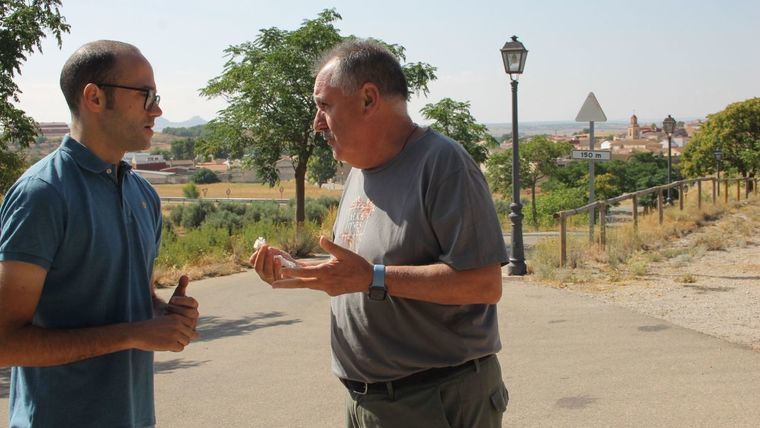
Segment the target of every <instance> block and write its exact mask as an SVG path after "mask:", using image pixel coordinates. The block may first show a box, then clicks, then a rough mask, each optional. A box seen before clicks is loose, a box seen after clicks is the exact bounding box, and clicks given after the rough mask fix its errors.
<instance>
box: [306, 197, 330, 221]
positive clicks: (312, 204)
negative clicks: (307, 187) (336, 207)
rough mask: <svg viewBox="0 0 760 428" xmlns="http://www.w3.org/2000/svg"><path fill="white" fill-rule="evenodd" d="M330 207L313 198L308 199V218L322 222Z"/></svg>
mask: <svg viewBox="0 0 760 428" xmlns="http://www.w3.org/2000/svg"><path fill="white" fill-rule="evenodd" d="M327 211H328V208H327V207H325V206H324V205H322V204H321V203H319V202H318V201H316V200H313V199H307V200H306V204H305V205H304V213H305V215H306V220H308V221H311V222H314V223H322V220H323V219H324V218H325V216H326V215H327Z"/></svg>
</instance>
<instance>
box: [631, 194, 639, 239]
mask: <svg viewBox="0 0 760 428" xmlns="http://www.w3.org/2000/svg"><path fill="white" fill-rule="evenodd" d="M631 199H632V200H633V231H634V233H638V231H639V198H638V196H636V195H635V194H634V195H633V198H631Z"/></svg>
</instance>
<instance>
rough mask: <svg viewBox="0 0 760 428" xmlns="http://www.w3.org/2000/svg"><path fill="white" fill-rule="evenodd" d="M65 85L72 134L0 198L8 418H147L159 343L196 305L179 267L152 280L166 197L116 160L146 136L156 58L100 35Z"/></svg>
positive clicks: (184, 335) (108, 423)
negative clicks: (174, 275) (161, 285)
mask: <svg viewBox="0 0 760 428" xmlns="http://www.w3.org/2000/svg"><path fill="white" fill-rule="evenodd" d="M61 89H62V91H63V94H64V96H65V98H66V102H67V104H68V105H69V109H70V110H71V119H72V125H71V135H67V136H66V137H65V138H64V140H63V142H62V143H61V146H60V147H59V148H58V149H57V150H56V151H54V152H53V153H51V154H50V155H48V156H47V157H45V158H44V159H43V160H41V161H39V162H38V163H36V164H35V165H34V166H32V167H31V168H30V169H29V170H28V171H26V173H25V174H24V175H23V176H22V177H21V178H20V179H19V180H18V181H17V182H16V183H15V184H14V185H13V187H11V189H10V190H9V191H8V193H7V195H6V196H5V200H4V202H3V205H2V207H1V208H0V367H5V366H13V369H12V373H11V390H10V426H11V427H28V426H34V427H50V426H76V427H145V426H153V425H155V412H154V404H153V351H175V352H178V351H181V350H183V349H184V347H185V346H187V344H188V343H189V342H191V341H192V340H193V339H195V338H196V337H197V333H196V332H195V326H196V323H197V319H198V311H197V307H198V304H197V302H196V301H195V299H193V298H192V297H189V296H186V295H185V289H186V287H187V279H186V278H183V280H181V281H180V286H179V287H178V289H177V291H176V292H175V294H174V296H173V297H172V299H171V300H170V301H169V302H168V304H166V303H164V302H161V301H160V300H158V298H157V297H156V296H155V293H153V289H152V286H151V276H152V271H153V262H154V260H155V258H156V255H157V252H158V249H159V242H160V238H161V225H162V220H161V210H160V201H159V198H158V195H157V194H156V192H155V190H154V189H153V188H152V187H151V186H150V185H149V184H148V183H147V182H146V181H145V180H144V179H142V178H141V177H140V176H139V175H137V174H135V173H134V172H133V171H131V170H130V167H129V165H128V164H126V163H125V162H122V161H121V159H122V157H123V156H124V153H125V152H127V151H133V150H144V149H147V148H148V147H149V146H150V140H151V136H152V135H153V130H152V127H153V124H154V121H155V119H156V118H157V117H158V116H160V115H161V113H162V112H161V109H160V107H159V106H158V102H159V96H158V95H157V94H156V83H155V81H154V77H153V70H152V68H151V66H150V63H148V61H147V60H146V59H145V57H143V55H142V54H141V53H140V51H139V50H138V49H137V48H136V47H134V46H132V45H129V44H126V43H121V42H115V41H105V40H101V41H97V42H92V43H88V44H86V45H84V46H82V47H81V48H80V49H79V50H77V51H76V52H75V53H74V54H73V55H72V56H71V57H70V58H69V59H68V61H67V62H66V64H65V65H64V67H63V70H62V72H61Z"/></svg>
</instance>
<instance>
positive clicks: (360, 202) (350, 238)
mask: <svg viewBox="0 0 760 428" xmlns="http://www.w3.org/2000/svg"><path fill="white" fill-rule="evenodd" d="M373 212H375V204H373V203H372V201H370V200H368V199H364V198H362V197H361V196H359V197H358V198H356V200H355V201H354V202H353V203H351V211H350V213H349V216H348V220H347V221H346V223H345V226H344V227H343V230H342V231H341V232H340V235H339V237H340V239H341V240H342V241H343V245H344V246H345V247H348V249H349V250H351V251H354V252H355V251H356V246H357V244H358V242H359V239H360V238H361V236H362V234H363V233H364V226H366V224H367V219H369V217H370V216H371V215H372V213H373Z"/></svg>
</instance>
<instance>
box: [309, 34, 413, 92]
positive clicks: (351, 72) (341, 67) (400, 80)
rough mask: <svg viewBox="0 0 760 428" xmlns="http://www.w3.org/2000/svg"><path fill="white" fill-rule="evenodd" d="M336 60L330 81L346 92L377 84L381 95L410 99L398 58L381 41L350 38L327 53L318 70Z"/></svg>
mask: <svg viewBox="0 0 760 428" xmlns="http://www.w3.org/2000/svg"><path fill="white" fill-rule="evenodd" d="M333 60H335V61H336V64H335V68H334V69H333V74H332V76H331V79H330V84H331V85H333V86H335V87H338V88H341V90H343V92H344V93H353V92H355V91H356V90H358V89H359V88H360V87H361V85H363V84H365V83H367V82H371V83H374V84H375V85H377V87H378V89H379V90H380V95H383V96H386V97H389V96H391V97H392V96H398V97H402V98H403V99H404V100H406V99H408V98H409V86H408V85H407V83H406V76H405V75H404V72H403V71H402V69H401V64H399V62H398V59H397V58H396V57H395V56H394V55H393V54H392V53H391V52H390V51H389V50H388V49H387V48H386V47H385V46H383V45H382V44H380V43H379V42H377V41H375V40H371V39H366V40H362V39H348V40H345V41H343V42H341V43H339V44H338V45H337V46H335V47H333V48H332V49H330V50H329V51H328V52H327V53H326V54H324V55H323V56H322V58H321V60H320V61H319V63H318V66H317V72H319V71H320V70H322V69H323V68H324V67H325V66H326V65H327V64H328V63H329V62H332V61H333Z"/></svg>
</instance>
